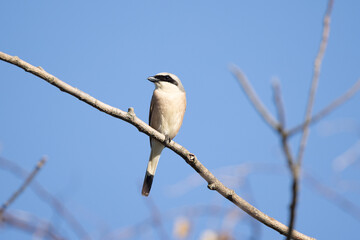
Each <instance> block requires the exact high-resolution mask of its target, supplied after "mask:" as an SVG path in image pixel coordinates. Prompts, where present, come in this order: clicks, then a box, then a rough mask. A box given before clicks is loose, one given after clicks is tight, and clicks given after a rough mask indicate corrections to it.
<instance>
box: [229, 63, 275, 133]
mask: <svg viewBox="0 0 360 240" xmlns="http://www.w3.org/2000/svg"><path fill="white" fill-rule="evenodd" d="M231 71H232V73H233V74H234V75H235V77H236V79H237V80H238V81H239V83H240V85H241V87H242V89H243V90H244V92H245V94H246V96H247V97H248V98H249V100H250V102H251V103H252V104H253V106H254V107H255V109H256V110H257V111H258V113H259V114H260V115H261V116H262V118H263V119H264V120H265V122H267V123H268V124H269V125H270V126H271V127H272V128H273V129H274V130H277V129H278V127H279V123H278V122H277V121H276V120H275V118H274V117H273V116H272V115H271V113H270V112H269V111H268V110H267V109H266V108H265V106H264V104H263V103H262V102H261V100H260V98H259V97H258V96H257V94H256V92H255V91H254V89H253V88H252V86H251V85H250V83H249V81H248V80H247V78H246V76H245V75H244V74H243V73H242V71H241V70H240V69H239V68H237V67H236V66H231Z"/></svg>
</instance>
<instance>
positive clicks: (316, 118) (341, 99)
mask: <svg viewBox="0 0 360 240" xmlns="http://www.w3.org/2000/svg"><path fill="white" fill-rule="evenodd" d="M359 90H360V78H359V79H358V80H357V81H356V82H355V84H354V85H353V86H352V87H351V88H349V89H348V90H347V91H346V92H345V93H344V94H342V95H341V96H340V97H338V98H336V99H335V100H334V101H332V102H331V103H330V104H329V105H328V106H326V107H325V108H324V109H323V110H321V111H320V112H318V113H316V114H315V115H314V116H312V118H311V119H310V121H309V123H308V124H314V123H316V122H318V121H319V120H321V119H322V118H324V117H325V116H327V115H328V114H330V113H331V112H332V111H334V110H335V109H336V108H337V107H339V106H340V105H341V104H343V103H345V102H346V101H347V100H349V99H350V98H351V97H352V96H354V95H355V94H356V93H357V92H358V91H359ZM304 125H305V123H302V124H299V125H297V126H295V127H293V128H292V129H290V130H289V131H288V135H289V136H292V135H294V134H295V133H297V132H299V131H301V130H302V129H303V128H304Z"/></svg>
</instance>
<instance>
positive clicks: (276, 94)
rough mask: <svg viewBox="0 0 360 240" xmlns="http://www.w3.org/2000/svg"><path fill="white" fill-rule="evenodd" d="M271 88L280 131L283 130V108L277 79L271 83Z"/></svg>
mask: <svg viewBox="0 0 360 240" xmlns="http://www.w3.org/2000/svg"><path fill="white" fill-rule="evenodd" d="M272 87H273V92H274V102H275V106H276V110H277V115H278V119H279V123H280V126H281V128H282V129H285V127H286V126H285V108H284V102H283V100H282V96H281V88H280V83H279V80H278V79H274V80H273V81H272Z"/></svg>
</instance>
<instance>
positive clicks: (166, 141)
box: [165, 135, 171, 144]
mask: <svg viewBox="0 0 360 240" xmlns="http://www.w3.org/2000/svg"><path fill="white" fill-rule="evenodd" d="M170 142H171V138H170V137H169V136H168V135H165V143H166V144H169V143H170Z"/></svg>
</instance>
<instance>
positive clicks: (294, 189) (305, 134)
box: [286, 0, 334, 240]
mask: <svg viewBox="0 0 360 240" xmlns="http://www.w3.org/2000/svg"><path fill="white" fill-rule="evenodd" d="M333 3H334V0H329V1H328V5H327V9H326V13H325V16H324V27H323V32H322V39H321V43H320V48H319V51H318V54H317V56H316V58H315V62H314V74H313V78H312V82H311V88H310V94H309V99H308V104H307V108H306V114H305V124H304V127H303V134H302V137H301V141H300V146H299V151H298V155H297V160H296V163H294V167H293V169H292V176H293V182H292V200H291V204H290V220H289V233H288V235H287V237H286V239H287V240H291V237H292V235H293V234H292V230H293V229H294V226H295V215H296V205H297V201H298V194H299V171H300V169H301V164H302V160H303V156H304V151H305V147H306V144H307V140H308V137H309V125H310V120H311V113H312V109H313V106H314V101H315V94H316V90H317V86H318V83H319V76H320V68H321V64H322V60H323V57H324V54H325V51H326V47H327V43H328V38H329V32H330V16H331V10H332V6H333Z"/></svg>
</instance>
